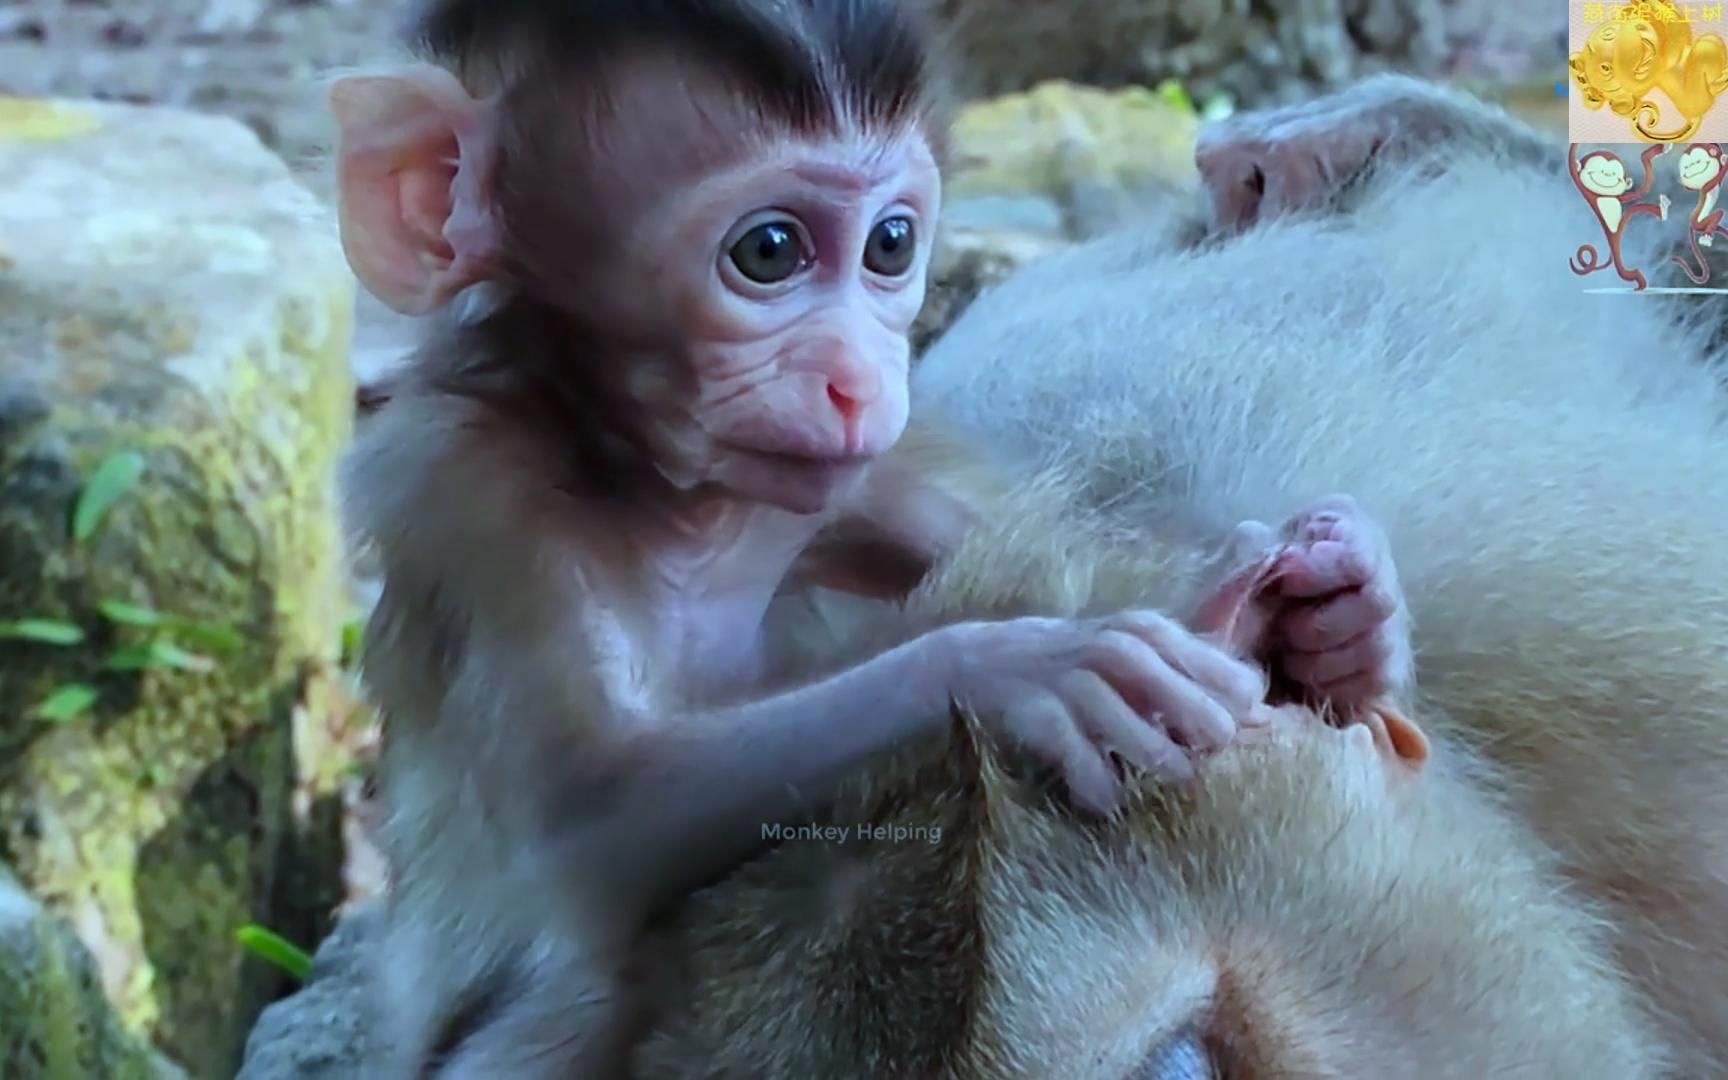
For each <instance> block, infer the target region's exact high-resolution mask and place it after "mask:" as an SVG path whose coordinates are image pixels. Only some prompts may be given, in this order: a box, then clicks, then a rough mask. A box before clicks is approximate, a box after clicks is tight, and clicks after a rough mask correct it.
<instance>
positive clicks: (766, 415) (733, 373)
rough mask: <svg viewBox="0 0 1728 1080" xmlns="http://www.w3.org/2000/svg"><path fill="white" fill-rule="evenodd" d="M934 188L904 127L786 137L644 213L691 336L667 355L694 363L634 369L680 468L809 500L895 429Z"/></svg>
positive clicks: (854, 468)
mask: <svg viewBox="0 0 1728 1080" xmlns="http://www.w3.org/2000/svg"><path fill="white" fill-rule="evenodd" d="M940 199H941V188H940V179H939V174H938V172H937V169H936V165H935V161H934V160H933V159H932V157H931V156H930V152H929V150H928V148H927V147H926V146H925V144H924V142H923V140H922V139H921V138H919V137H917V136H916V135H915V134H906V135H902V136H900V137H898V138H892V139H871V138H859V139H854V140H850V141H847V142H832V143H826V144H811V143H803V142H789V143H787V144H785V146H784V148H783V149H782V150H781V151H780V152H779V153H776V154H772V155H764V156H761V157H755V158H753V159H752V160H751V161H749V162H748V163H746V164H744V165H742V166H739V167H736V168H733V169H728V170H725V171H722V172H719V173H717V174H714V175H712V176H709V177H708V178H706V179H705V180H703V181H702V182H701V183H699V184H697V185H695V186H693V187H691V188H689V189H687V190H686V191H683V192H680V193H679V194H678V195H676V196H675V197H674V198H673V199H671V200H670V201H669V203H668V204H667V206H666V207H665V209H664V210H663V212H661V213H659V214H656V215H654V217H653V221H654V225H653V227H652V228H651V230H649V231H648V232H647V233H646V235H643V236H641V241H642V242H641V250H643V251H645V252H664V253H666V256H664V257H665V258H666V260H667V261H666V262H664V263H663V264H662V265H663V266H666V267H669V268H670V269H669V270H667V271H665V272H664V273H663V274H662V275H661V277H660V284H661V285H662V286H663V287H664V288H666V289H667V290H668V294H669V295H670V296H672V297H674V298H676V299H675V310H676V311H677V315H676V320H677V322H678V324H679V327H680V330H681V332H682V339H683V345H682V351H683V355H682V356H679V357H669V358H667V360H668V361H669V362H671V363H672V365H673V366H674V367H675V368H676V369H679V370H682V371H684V372H687V373H688V375H689V377H687V378H685V379H667V378H656V377H653V374H652V373H653V370H654V368H655V367H657V366H659V365H655V364H653V363H652V362H649V363H646V364H644V365H642V366H641V368H640V369H639V370H641V372H642V376H643V377H641V378H637V379H632V380H628V383H629V392H630V393H631V395H632V397H633V398H635V400H636V401H637V403H638V404H639V406H640V407H641V408H642V410H643V412H642V415H643V417H644V421H643V422H644V433H645V434H646V435H647V436H648V438H649V439H650V441H651V442H652V443H653V444H654V446H655V450H656V456H657V458H658V459H659V464H660V466H661V469H662V471H664V472H665V473H666V475H667V476H668V477H669V478H670V479H671V480H672V481H673V482H674V483H676V484H678V485H680V486H693V485H695V484H698V483H703V482H708V483H714V484H717V485H719V486H721V487H723V488H725V489H727V490H729V491H732V492H733V493H735V494H737V495H740V496H742V497H745V498H748V499H752V500H754V501H759V502H764V503H768V504H770V505H774V506H779V507H782V508H784V509H787V510H791V511H793V512H799V513H811V512H816V511H819V510H821V509H823V508H824V507H826V506H827V505H828V504H829V503H830V502H831V501H832V500H833V499H834V498H835V497H837V496H838V495H839V494H841V493H842V492H843V491H844V490H846V489H848V488H849V487H850V485H851V483H852V482H853V481H855V480H856V479H857V477H858V476H859V474H860V472H861V468H862V466H863V465H864V464H865V463H867V462H869V461H871V460H873V459H874V458H876V457H878V456H879V455H881V454H882V453H884V452H885V451H887V450H888V449H889V448H890V447H892V446H893V445H894V443H895V442H896V441H897V440H898V439H899V437H900V434H901V432H902V431H903V430H904V428H905V426H906V417H907V377H908V360H909V346H908V344H907V339H906V335H907V332H908V331H909V330H910V328H911V325H912V321H913V319H914V318H916V316H917V314H918V310H919V308H920V307H921V306H922V303H923V300H924V290H925V278H926V272H927V266H928V262H929V253H930V233H931V232H932V231H933V230H934V227H935V222H936V216H937V212H938V209H939V203H940ZM677 252H688V253H691V254H692V256H693V257H688V258H680V259H676V260H674V259H672V258H671V257H670V256H671V255H672V253H677ZM696 253H701V254H700V255H699V256H698V255H697V254H696Z"/></svg>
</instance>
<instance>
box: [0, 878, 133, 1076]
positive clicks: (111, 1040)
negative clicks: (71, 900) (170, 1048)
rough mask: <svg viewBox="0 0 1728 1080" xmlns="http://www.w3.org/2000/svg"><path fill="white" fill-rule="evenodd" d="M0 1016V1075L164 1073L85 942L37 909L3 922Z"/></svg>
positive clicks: (0, 930) (0, 933)
mask: <svg viewBox="0 0 1728 1080" xmlns="http://www.w3.org/2000/svg"><path fill="white" fill-rule="evenodd" d="M9 888H10V886H8V885H6V884H5V883H4V882H3V881H0V889H9ZM0 1017H3V1018H4V1022H3V1023H0V1076H8V1077H13V1076H16V1077H41V1078H43V1080H87V1078H90V1077H103V1078H110V1077H112V1078H114V1080H146V1078H156V1077H159V1076H160V1075H161V1073H160V1072H159V1070H158V1066H157V1061H156V1059H155V1057H154V1055H153V1054H152V1053H151V1052H150V1050H149V1048H148V1047H146V1046H145V1045H144V1044H143V1043H142V1042H140V1041H139V1040H137V1039H135V1038H134V1037H132V1036H131V1035H129V1034H128V1033H127V1032H126V1031H125V1029H124V1028H123V1026H122V1025H121V1024H120V1023H119V1022H118V1021H117V1019H116V1018H115V1016H114V1014H113V1011H112V1009H111V1007H110V1006H109V1004H108V1001H107V999H106V997H105V996H104V994H103V991H102V986H101V984H100V982H99V980H98V979H97V977H96V972H95V967H94V965H93V964H92V963H91V960H90V956H89V954H88V952H87V951H86V950H85V949H84V947H83V945H81V944H80V943H79V942H78V940H77V938H76V937H75V936H74V935H73V934H72V933H71V931H70V930H69V929H67V928H66V927H65V926H64V925H62V924H61V923H60V922H59V921H58V920H56V919H54V918H52V917H50V916H48V915H47V914H46V913H44V912H41V911H40V910H37V911H36V912H35V913H34V914H33V915H32V916H27V917H25V918H22V919H11V920H8V922H7V923H6V925H5V926H3V927H0Z"/></svg>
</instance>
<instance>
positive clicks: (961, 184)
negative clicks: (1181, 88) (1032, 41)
mask: <svg viewBox="0 0 1728 1080" xmlns="http://www.w3.org/2000/svg"><path fill="white" fill-rule="evenodd" d="M1198 127H1199V121H1198V119H1197V117H1196V116H1195V114H1194V112H1193V110H1192V109H1188V108H1184V107H1182V106H1180V105H1177V104H1173V103H1172V102H1170V101H1168V100H1166V99H1165V98H1164V97H1163V96H1161V95H1160V94H1158V93H1157V92H1155V91H1152V90H1148V89H1145V88H1144V87H1129V88H1127V89H1123V90H1100V89H1097V88H1094V87H1086V86H1078V85H1075V84H1074V83H1068V82H1047V83H1042V84H1040V85H1038V86H1036V87H1034V88H1032V89H1031V90H1027V91H1024V92H1021V93H1014V94H1005V95H1003V96H1001V97H998V98H994V99H990V100H985V101H979V102H975V103H973V104H971V105H968V106H966V107H965V108H963V109H961V110H960V112H959V114H958V115H957V116H956V117H955V120H954V134H953V146H952V151H951V154H950V162H949V167H948V176H947V182H946V185H945V190H946V191H947V192H948V198H949V199H951V200H952V201H953V203H954V204H956V205H957V206H960V207H962V209H961V210H959V211H958V212H959V213H961V214H965V213H966V212H967V211H966V209H964V208H965V206H966V204H967V203H968V202H972V201H975V200H979V199H992V200H995V202H996V204H997V205H996V207H995V209H996V212H997V213H999V214H1000V213H1002V212H1004V211H1007V212H1010V213H1013V214H1016V215H1017V216H1019V217H1021V218H1023V219H1025V221H1026V222H1027V223H1030V222H1032V221H1034V220H1037V216H1036V211H1035V210H1034V208H1033V206H1031V205H1029V204H1026V203H1025V202H1021V203H1019V204H1018V205H1016V204H1015V203H1014V202H1012V201H1011V200H1014V199H1021V200H1024V198H1025V197H1026V196H1035V197H1038V198H1041V199H1043V200H1046V201H1047V202H1048V203H1049V204H1051V205H1053V206H1054V207H1055V209H1056V211H1057V215H1056V216H1057V218H1058V219H1059V220H1060V223H1061V228H1060V235H1063V236H1067V237H1083V236H1090V235H1094V234H1096V233H1098V232H1102V231H1104V230H1106V229H1108V228H1110V227H1111V226H1112V225H1114V224H1116V223H1118V222H1119V221H1120V220H1121V218H1122V216H1123V215H1124V214H1125V213H1128V212H1132V211H1133V210H1134V209H1135V208H1136V207H1138V206H1141V205H1143V204H1144V203H1145V202H1146V200H1147V199H1148V198H1150V197H1156V196H1160V195H1165V194H1168V193H1170V192H1172V191H1181V190H1191V189H1192V188H1193V187H1194V185H1195V183H1196V179H1197V178H1196V174H1195V171H1194V133H1195V131H1196V130H1197V129H1198ZM950 218H951V219H952V212H951V214H950ZM1046 227H1047V224H1046Z"/></svg>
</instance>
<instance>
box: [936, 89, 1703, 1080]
mask: <svg viewBox="0 0 1728 1080" xmlns="http://www.w3.org/2000/svg"><path fill="white" fill-rule="evenodd" d="M1198 158H1199V164H1200V167H1201V171H1202V174H1203V176H1204V177H1205V178H1206V181H1207V187H1208V189H1209V191H1210V193H1211V196H1212V200H1211V203H1212V213H1211V214H1210V216H1201V217H1198V218H1196V219H1194V220H1191V221H1185V222H1176V223H1169V222H1167V223H1164V225H1163V227H1161V228H1159V229H1146V230H1142V231H1139V232H1133V233H1127V234H1124V235H1121V236H1118V237H1114V238H1111V239H1108V240H1105V241H1103V242H1100V243H1097V244H1093V245H1088V246H1087V247H1084V248H1082V249H1078V250H1075V251H1073V252H1069V253H1065V254H1063V255H1061V256H1058V257H1055V258H1052V259H1050V260H1047V261H1045V262H1043V263H1040V264H1038V265H1036V266H1034V267H1032V268H1030V269H1028V270H1027V271H1026V272H1024V273H1023V274H1021V275H1018V276H1017V277H1016V278H1014V279H1013V280H1012V281H1011V282H1009V283H1007V284H1005V285H1004V287H1002V288H1001V289H1000V290H998V291H997V292H995V293H994V294H992V295H989V296H986V297H984V298H982V299H981V300H980V301H979V302H978V303H977V304H976V306H975V307H974V308H973V309H972V310H971V311H969V312H968V314H967V316H966V317H965V318H963V319H962V320H961V322H960V323H959V324H958V325H957V326H956V327H955V328H954V329H953V331H951V332H950V334H949V335H948V336H947V337H946V338H944V339H943V340H942V341H941V342H940V343H938V345H937V346H936V347H935V348H934V349H933V350H932V352H931V353H929V354H928V356H927V357H926V358H925V360H924V361H923V363H922V364H921V365H920V367H919V369H918V371H917V374H916V376H915V382H914V401H915V405H914V407H915V408H916V409H921V410H923V411H924V413H925V414H926V415H929V416H934V417H937V418H939V419H940V420H942V421H946V422H952V423H954V424H957V425H960V426H962V427H964V428H967V429H969V430H970V431H972V432H973V433H974V434H976V435H977V436H979V437H980V438H982V439H985V440H987V441H990V442H991V443H993V444H994V445H995V446H997V447H998V448H999V449H1001V450H1002V451H1003V452H1004V453H1007V454H1011V455H1021V456H1025V457H1029V458H1031V459H1034V460H1036V459H1041V458H1051V457H1060V458H1062V459H1063V460H1065V461H1067V462H1069V463H1070V464H1071V465H1072V466H1074V467H1076V468H1078V469H1080V470H1081V472H1082V475H1083V478H1084V481H1085V483H1086V485H1087V490H1088V495H1089V497H1090V499H1091V500H1092V501H1093V502H1094V503H1095V504H1096V505H1099V506H1104V507H1108V508H1109V509H1110V510H1111V513H1112V515H1113V516H1119V517H1120V519H1121V520H1122V521H1123V522H1124V523H1129V524H1132V523H1136V522H1148V521H1156V522H1160V523H1161V524H1162V525H1163V526H1164V527H1166V528H1168V527H1171V526H1175V527H1177V528H1178V530H1179V531H1181V532H1184V533H1186V534H1188V535H1192V536H1195V537H1199V536H1203V535H1205V534H1206V532H1205V531H1206V530H1207V528H1208V527H1209V526H1213V525H1215V524H1216V523H1218V522H1224V521H1230V520H1239V519H1240V517H1246V516H1254V517H1260V518H1263V519H1275V518H1276V516H1277V514H1278V513H1279V510H1280V507H1282V506H1284V505H1286V504H1288V503H1291V502H1299V501H1300V500H1302V499H1303V498H1304V497H1305V496H1307V495H1311V494H1315V493H1319V492H1322V491H1330V490H1346V491H1351V492H1353V493H1356V494H1357V495H1358V497H1359V499H1360V500H1361V502H1362V504H1363V505H1364V507H1365V508H1366V509H1367V510H1368V512H1369V513H1370V514H1372V515H1374V516H1375V517H1377V518H1378V519H1379V520H1382V521H1384V522H1386V525H1387V530H1388V533H1389V535H1390V538H1391V543H1392V548H1393V550H1394V551H1395V552H1396V553H1397V557H1398V560H1399V565H1400V577H1401V580H1402V582H1403V585H1404V588H1405V590H1406V593H1407V596H1408V598H1409V602H1410V606H1411V611H1412V613H1413V618H1414V622H1415V627H1416V631H1415V645H1416V650H1417V656H1418V685H1419V686H1420V688H1421V690H1422V697H1423V710H1422V711H1423V712H1424V714H1427V715H1431V716H1436V717H1442V718H1447V726H1448V727H1450V728H1451V729H1452V730H1453V731H1454V733H1455V734H1456V735H1457V736H1458V737H1459V738H1461V739H1464V740H1467V741H1470V742H1473V743H1478V744H1480V745H1481V747H1482V749H1483V752H1484V753H1485V755H1486V756H1487V757H1488V758H1489V759H1491V760H1492V761H1493V762H1495V763H1496V764H1497V765H1499V766H1500V767H1502V768H1503V769H1505V770H1506V772H1507V775H1509V776H1510V777H1511V778H1512V779H1513V782H1512V783H1510V784H1509V785H1508V786H1507V797H1508V798H1509V800H1510V802H1511V805H1512V806H1513V807H1514V809H1515V811H1516V812H1517V813H1518V814H1519V815H1520V816H1522V817H1523V818H1525V819H1526V820H1528V821H1530V822H1531V823H1532V824H1533V825H1534V826H1535V828H1536V830H1537V831H1538V833H1539V834H1540V835H1541V836H1542V838H1543V839H1544V840H1545V841H1546V842H1547V843H1548V844H1550V845H1551V846H1552V847H1553V848H1554V849H1555V850H1556V851H1557V852H1558V853H1559V855H1560V856H1561V859H1562V860H1563V865H1564V867H1565V870H1566V872H1567V874H1568V875H1569V876H1570V877H1571V878H1572V879H1573V880H1574V881H1575V882H1577V883H1578V884H1579V885H1581V886H1583V887H1584V888H1586V889H1587V890H1589V891H1590V892H1591V893H1592V894H1594V895H1595V896H1597V897H1599V898H1600V899H1601V900H1602V901H1604V902H1605V903H1606V904H1607V905H1608V911H1609V912H1610V914H1611V915H1612V918H1613V926H1614V931H1615V949H1616V959H1617V961H1618V962H1619V963H1620V964H1622V965H1624V967H1625V968H1626V969H1627V970H1628V971H1630V972H1631V973H1632V974H1633V975H1634V976H1635V977H1637V978H1638V979H1639V980H1640V982H1641V983H1642V985H1643V987H1644V989H1645V990H1646V992H1648V993H1649V994H1650V996H1651V998H1652V1000H1653V1001H1654V1002H1655V1004H1656V1008H1657V1011H1658V1012H1659V1014H1660V1015H1661V1016H1662V1019H1663V1024H1664V1027H1665V1030H1666V1032H1667V1035H1668V1037H1669V1038H1670V1039H1672V1040H1673V1043H1674V1045H1676V1046H1678V1047H1681V1048H1682V1057H1681V1064H1682V1065H1683V1066H1684V1068H1682V1069H1681V1073H1682V1074H1683V1075H1719V1074H1721V1073H1722V1071H1723V1070H1724V1069H1728V990H1725V988H1728V835H1724V834H1723V833H1722V830H1721V829H1720V827H1719V826H1718V825H1717V824H1716V823H1718V822H1721V821H1723V820H1725V814H1728V786H1724V785H1723V783H1722V781H1721V777H1722V775H1723V769H1724V766H1725V765H1728V555H1725V554H1724V549H1723V546H1722V543H1721V537H1722V536H1723V535H1724V534H1725V532H1728V480H1725V478H1724V471H1723V470H1724V468H1725V467H1728V435H1725V434H1724V431H1723V426H1722V421H1721V418H1722V417H1723V416H1724V415H1728V405H1725V395H1724V394H1723V392H1722V390H1721V388H1720V386H1719V384H1718V383H1717V382H1716V381H1715V379H1714V378H1713V376H1712V375H1711V373H1710V371H1709V367H1710V365H1709V364H1699V363H1695V362H1693V361H1694V360H1700V359H1702V360H1714V359H1715V358H1714V357H1713V356H1712V355H1711V354H1712V351H1713V350H1712V345H1711V340H1712V331H1713V328H1712V327H1710V326H1707V325H1703V324H1701V323H1700V322H1699V321H1698V320H1697V319H1696V318H1695V317H1692V316H1691V315H1688V316H1687V317H1684V318H1676V312H1675V309H1674V308H1671V307H1667V306H1665V305H1664V302H1663V301H1660V300H1657V301H1654V302H1652V301H1640V302H1637V303H1607V302H1605V301H1603V300H1602V299H1601V298H1598V297H1593V296H1588V295H1580V294H1579V291H1578V285H1577V282H1576V279H1575V278H1573V277H1572V275H1570V274H1569V273H1567V272H1566V270H1565V268H1564V266H1563V263H1564V258H1563V253H1564V250H1566V249H1568V248H1569V246H1570V241H1571V238H1572V237H1574V236H1577V235H1587V234H1588V228H1589V226H1590V220H1589V216H1588V213H1587V212H1585V211H1583V210H1581V208H1579V207H1578V206H1577V205H1575V203H1576V200H1575V198H1574V197H1573V193H1572V192H1571V190H1570V187H1569V185H1568V183H1567V179H1566V172H1565V168H1566V166H1565V161H1566V158H1565V148H1564V146H1562V145H1560V144H1558V143H1553V144H1550V143H1549V142H1548V141H1547V140H1546V139H1544V138H1543V137H1541V136H1539V135H1537V134H1536V133H1535V132H1534V131H1532V130H1529V129H1526V128H1525V127H1523V126H1522V125H1520V124H1518V123H1517V122H1516V121H1514V120H1512V119H1510V118H1509V117H1507V116H1505V115H1504V114H1503V113H1500V112H1499V111H1498V110H1494V109H1491V108H1488V107H1486V106H1483V105H1481V104H1480V103H1477V102H1475V101H1473V100H1469V99H1466V98H1463V97H1460V96H1455V95H1452V94H1450V93H1447V92H1444V91H1442V90H1440V89H1438V88H1435V87H1431V86H1428V85H1425V84H1422V83H1418V82H1415V81H1412V80H1408V79H1403V78H1397V77H1382V78H1377V79H1373V80H1368V81H1365V82H1363V83H1361V84H1358V85H1357V86H1355V87H1352V88H1351V89H1349V90H1347V91H1345V92H1343V93H1340V94H1336V95H1332V96H1329V97H1326V98H1322V99H1319V100H1317V101H1315V102H1311V103H1308V104H1306V105H1302V106H1297V107H1293V108H1287V109H1280V110H1274V111H1270V112H1265V113H1259V114H1248V115H1246V116H1243V117H1241V118H1238V119H1237V120H1235V121H1232V122H1230V123H1228V124H1225V125H1220V126H1218V127H1216V128H1213V129H1211V130H1210V131H1207V132H1204V133H1203V134H1202V137H1201V141H1200V146H1199V151H1198ZM1250 226H1251V227H1250ZM1244 228H1246V229H1247V231H1243V230H1244ZM1676 231H1677V230H1676ZM1647 233H1649V234H1652V235H1651V236H1650V237H1649V238H1648V240H1647V241H1646V243H1649V242H1652V241H1658V240H1664V239H1665V240H1666V242H1667V243H1668V244H1669V245H1670V246H1677V243H1676V241H1679V240H1681V237H1679V236H1677V235H1674V234H1673V233H1672V232H1671V233H1670V235H1668V236H1667V237H1665V238H1664V237H1661V236H1660V235H1657V230H1656V229H1655V228H1652V229H1649V230H1647ZM1644 254H1645V255H1646V256H1647V257H1646V258H1644V259H1643V260H1641V261H1643V262H1645V263H1646V264H1655V263H1657V262H1658V261H1659V259H1658V257H1657V254H1656V253H1655V252H1653V251H1652V252H1646V253H1644ZM1297 268H1300V269H1299V270H1298V269H1297ZM1293 270H1296V271H1297V272H1292V271H1293ZM1714 351H1716V352H1720V348H1719V347H1718V348H1716V349H1715V350H1714ZM1676 356H1678V357H1683V358H1685V359H1684V360H1676V359H1675V357H1676ZM1004 357H1037V358H1039V362H1038V363H1024V362H1019V363H1016V362H1004V361H1002V360H1000V359H998V358H1004ZM1052 387H1058V388H1059V392H1054V393H1053V392H1052ZM1244 508H1250V509H1249V512H1248V513H1242V514H1236V516H1232V515H1233V514H1235V512H1237V511H1241V510H1243V509H1244ZM1136 599H1137V601H1143V600H1144V599H1145V598H1136Z"/></svg>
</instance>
